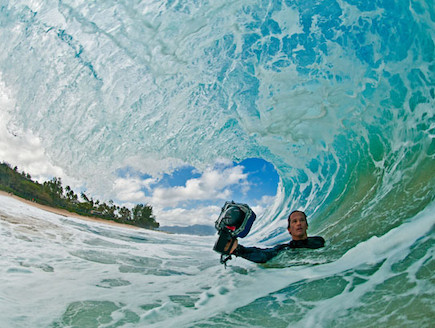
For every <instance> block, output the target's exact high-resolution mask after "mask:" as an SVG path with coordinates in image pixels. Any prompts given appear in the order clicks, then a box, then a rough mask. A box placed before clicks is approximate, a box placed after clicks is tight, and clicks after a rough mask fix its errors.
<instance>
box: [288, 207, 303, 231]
mask: <svg viewBox="0 0 435 328" xmlns="http://www.w3.org/2000/svg"><path fill="white" fill-rule="evenodd" d="M293 213H302V214H303V215H304V218H305V221H306V222H307V225H308V220H307V215H306V214H305V212H304V211H299V210H295V211H293V212H291V213H290V215H289V216H288V219H287V221H288V225H287V228H290V217H291V216H292V214H293Z"/></svg>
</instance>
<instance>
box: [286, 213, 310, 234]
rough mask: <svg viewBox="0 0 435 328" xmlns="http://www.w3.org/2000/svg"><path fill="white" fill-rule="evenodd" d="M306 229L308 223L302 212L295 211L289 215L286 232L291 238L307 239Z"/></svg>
mask: <svg viewBox="0 0 435 328" xmlns="http://www.w3.org/2000/svg"><path fill="white" fill-rule="evenodd" d="M307 229H308V223H307V219H306V218H305V215H304V214H303V213H301V212H295V213H293V214H292V215H291V216H290V227H289V228H288V232H289V233H290V235H292V238H293V240H302V239H307Z"/></svg>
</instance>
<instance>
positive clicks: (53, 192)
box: [0, 162, 160, 229]
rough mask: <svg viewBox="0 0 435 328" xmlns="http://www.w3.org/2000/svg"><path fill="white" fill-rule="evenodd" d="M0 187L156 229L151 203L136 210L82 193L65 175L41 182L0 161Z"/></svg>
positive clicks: (92, 214) (44, 202) (45, 202)
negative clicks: (77, 191)
mask: <svg viewBox="0 0 435 328" xmlns="http://www.w3.org/2000/svg"><path fill="white" fill-rule="evenodd" d="M0 190H3V191H6V192H9V193H12V194H14V195H17V196H19V197H22V198H24V199H27V200H31V201H34V202H37V203H39V204H42V205H47V206H51V207H55V208H60V209H64V210H67V211H70V212H74V213H77V214H80V215H84V216H90V217H98V218H101V219H106V220H112V221H115V222H119V223H124V224H131V225H134V226H138V227H141V228H145V229H156V228H158V227H159V226H160V224H159V223H158V222H157V221H156V218H155V216H154V214H153V208H152V207H151V206H150V205H144V204H137V205H136V206H134V207H133V209H132V210H130V209H129V208H127V207H125V206H122V207H120V206H117V205H115V204H114V203H113V201H112V200H110V201H109V202H108V203H105V202H101V201H99V200H94V199H93V198H92V197H88V196H87V195H86V194H85V193H84V192H82V193H81V195H80V198H79V196H78V195H77V194H76V193H75V192H74V191H73V190H72V189H71V187H70V186H66V187H63V185H62V180H61V178H57V177H55V178H53V179H51V180H50V181H45V182H44V183H42V184H41V183H39V182H37V181H33V180H32V177H31V176H30V174H28V173H25V172H21V173H20V172H18V168H17V167H14V168H12V167H11V165H10V164H8V163H4V162H3V163H0Z"/></svg>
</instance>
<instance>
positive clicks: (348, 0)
mask: <svg viewBox="0 0 435 328" xmlns="http://www.w3.org/2000/svg"><path fill="white" fill-rule="evenodd" d="M434 27H435V7H434V3H433V1H420V0H415V1H408V0H395V1H394V0H379V1H358V0H335V1H334V0H325V1H310V0H308V1H307V0H304V1H290V0H288V1H250V0H246V1H226V0H223V1H194V0H186V1H182V0H179V1H172V0H171V1H169V0H168V1H151V0H150V1H127V0H124V1H113V0H108V1H100V2H96V1H50V0H48V1H31V2H29V1H19V0H17V1H1V0H0V42H1V44H2V51H0V86H1V92H2V94H3V95H7V98H8V99H9V101H7V102H5V101H3V102H2V103H1V104H2V106H6V107H4V108H2V112H3V114H2V115H3V116H2V117H5V116H4V115H6V114H4V113H7V115H8V116H7V117H8V125H7V127H8V131H9V132H10V133H11V134H13V135H16V136H20V135H24V134H25V133H27V131H31V132H32V133H33V134H34V135H35V136H38V138H40V140H41V143H42V146H43V147H44V149H45V151H46V154H47V156H49V157H50V158H51V159H52V161H53V163H54V164H55V165H56V166H57V167H61V168H62V169H63V170H64V171H65V173H66V174H68V175H70V176H73V177H74V176H76V177H77V176H80V177H82V178H83V179H85V180H86V181H89V185H93V186H96V188H100V190H104V188H109V187H110V183H111V182H113V174H114V172H116V170H117V169H118V168H119V167H122V166H132V167H134V165H138V166H140V165H142V164H143V165H145V164H146V163H149V162H150V161H151V160H153V161H156V162H157V163H158V162H159V161H163V160H164V159H166V158H171V159H174V160H177V159H178V160H180V161H182V162H185V163H189V164H190V165H192V166H194V167H198V168H200V167H206V166H207V165H210V164H212V163H213V162H214V161H215V159H216V158H218V157H223V158H229V159H231V160H233V161H236V162H237V161H242V160H243V159H246V158H262V159H265V160H266V161H268V162H270V163H272V164H273V165H274V167H275V169H276V170H277V172H278V173H279V176H280V184H279V189H278V193H277V196H276V197H275V202H274V203H272V204H270V207H269V208H268V209H267V210H266V212H265V213H264V214H263V215H262V216H261V217H259V218H258V219H257V221H256V222H255V225H254V227H253V229H252V232H251V234H250V235H249V236H248V237H247V238H245V239H246V240H243V244H244V245H263V246H265V247H267V246H271V245H275V244H277V243H281V242H285V241H286V240H288V234H287V232H286V231H285V217H286V216H287V215H288V212H289V210H290V209H293V208H300V209H304V210H305V211H306V212H307V214H308V216H309V218H310V221H309V223H310V230H309V233H310V234H312V235H313V234H316V235H322V236H323V237H324V238H325V239H326V240H327V245H326V247H325V248H323V249H319V250H314V251H312V250H311V251H307V250H297V251H289V252H288V253H285V254H282V255H280V256H278V257H277V258H275V259H273V260H272V261H270V262H269V263H267V264H265V265H257V264H254V263H250V262H248V261H245V260H243V259H233V260H232V261H230V262H229V263H228V266H227V268H226V269H225V268H224V266H222V265H220V264H219V256H218V254H217V253H214V252H213V251H212V247H213V244H214V241H215V236H205V237H201V236H187V235H172V234H165V233H161V232H150V231H145V230H132V229H124V228H118V227H112V226H106V225H101V224H97V223H90V222H84V221H80V220H78V219H74V218H68V217H63V216H58V215H55V214H52V213H48V212H44V211H42V210H39V209H36V208H33V207H30V206H28V205H25V204H23V203H20V202H18V201H16V200H14V199H10V198H8V197H4V196H0V322H1V325H2V327H26V328H27V327H56V328H58V327H274V328H276V327H413V326H414V327H433V322H434V319H435V260H434V252H435V238H434V237H435V201H434V198H435V141H434V138H435V61H434V59H435V57H434V56H435V55H434V54H435V46H434V35H435V30H434ZM217 214H218V213H217Z"/></svg>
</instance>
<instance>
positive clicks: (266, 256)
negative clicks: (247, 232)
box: [233, 236, 325, 263]
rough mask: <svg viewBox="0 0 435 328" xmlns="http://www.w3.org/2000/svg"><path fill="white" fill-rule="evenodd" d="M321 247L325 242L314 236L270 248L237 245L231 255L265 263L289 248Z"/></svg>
mask: <svg viewBox="0 0 435 328" xmlns="http://www.w3.org/2000/svg"><path fill="white" fill-rule="evenodd" d="M323 246H325V240H324V239H323V238H322V237H319V236H316V237H308V238H307V239H304V240H292V241H290V242H289V243H287V244H281V245H277V246H275V247H272V248H258V247H244V246H242V245H238V246H237V248H236V249H235V250H234V252H233V254H234V255H235V256H240V257H243V258H244V259H246V260H249V261H252V262H256V263H265V262H267V261H269V260H270V259H271V258H273V257H275V256H277V255H278V254H279V253H280V252H281V251H283V250H286V249H289V248H311V249H316V248H320V247H323Z"/></svg>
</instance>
